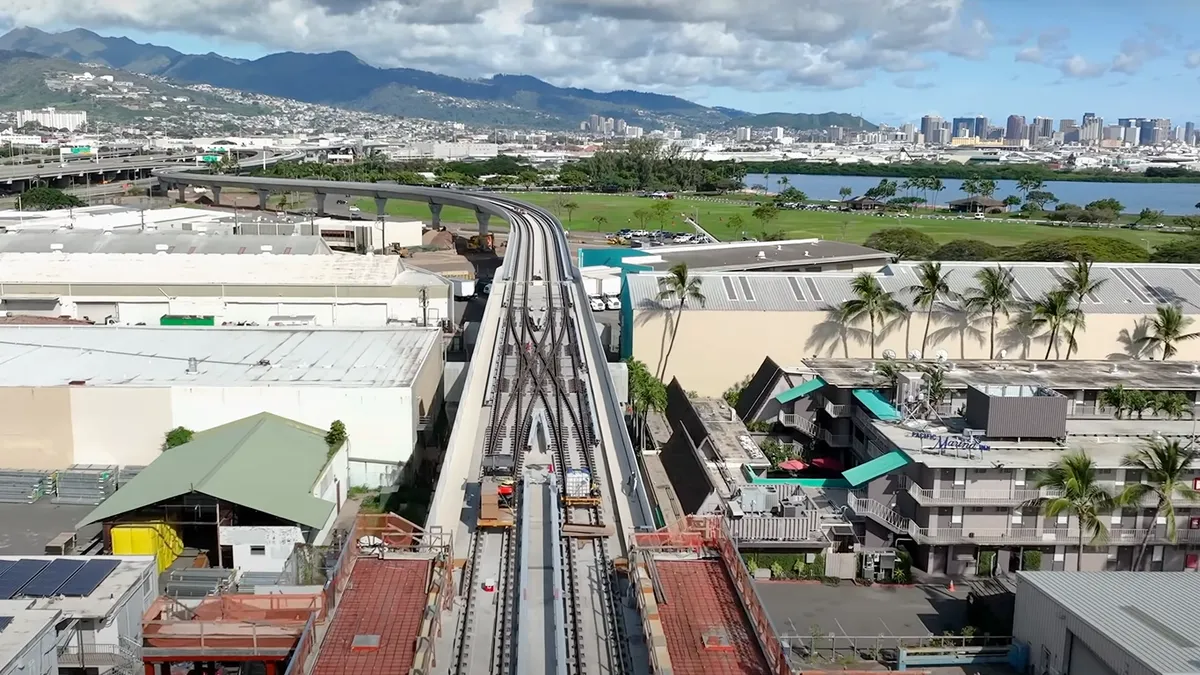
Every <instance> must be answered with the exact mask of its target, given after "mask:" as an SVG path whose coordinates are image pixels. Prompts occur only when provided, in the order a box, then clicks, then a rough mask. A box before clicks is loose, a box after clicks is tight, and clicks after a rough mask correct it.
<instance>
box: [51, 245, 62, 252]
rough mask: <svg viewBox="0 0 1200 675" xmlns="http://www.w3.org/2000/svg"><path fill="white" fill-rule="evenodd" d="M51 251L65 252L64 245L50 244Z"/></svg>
mask: <svg viewBox="0 0 1200 675" xmlns="http://www.w3.org/2000/svg"><path fill="white" fill-rule="evenodd" d="M50 250H51V251H61V250H63V245H62V244H50Z"/></svg>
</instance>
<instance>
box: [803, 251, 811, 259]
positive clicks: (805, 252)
mask: <svg viewBox="0 0 1200 675" xmlns="http://www.w3.org/2000/svg"><path fill="white" fill-rule="evenodd" d="M809 255H810V254H809V252H808V251H807V250H806V251H804V257H805V258H807V257H808V256H809Z"/></svg>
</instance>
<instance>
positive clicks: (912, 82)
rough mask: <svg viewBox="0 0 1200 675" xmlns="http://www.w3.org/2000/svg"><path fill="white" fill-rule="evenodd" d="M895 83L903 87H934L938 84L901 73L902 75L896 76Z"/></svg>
mask: <svg viewBox="0 0 1200 675" xmlns="http://www.w3.org/2000/svg"><path fill="white" fill-rule="evenodd" d="M893 84H895V85H896V86H897V87H900V88H901V89H933V88H934V87H935V86H937V85H936V84H934V83H933V82H930V81H928V80H918V79H917V78H915V77H913V76H912V75H901V76H900V77H897V78H896V80H895V82H893Z"/></svg>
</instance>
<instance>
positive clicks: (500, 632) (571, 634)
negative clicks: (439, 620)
mask: <svg viewBox="0 0 1200 675" xmlns="http://www.w3.org/2000/svg"><path fill="white" fill-rule="evenodd" d="M246 164H252V162H244V163H243V165H246ZM154 175H155V176H156V177H157V178H158V179H159V181H160V182H161V183H162V184H163V185H164V186H165V187H167V188H168V189H170V188H172V187H173V188H176V189H179V190H180V191H182V190H183V188H184V187H186V186H189V185H191V186H202V187H206V188H208V189H210V190H211V191H212V192H213V196H214V198H215V199H217V200H219V199H220V190H222V189H224V188H240V189H248V190H255V191H258V193H259V198H260V201H262V202H264V203H265V201H266V198H267V196H268V195H269V194H270V193H272V192H285V191H286V192H308V193H311V194H313V195H316V197H317V202H318V209H319V210H323V208H322V207H323V202H324V200H325V199H326V198H327V197H328V195H331V194H333V195H349V196H353V197H371V198H374V199H376V200H377V206H378V208H377V211H378V212H381V213H382V212H385V209H384V207H386V202H387V200H389V199H405V200H411V201H419V202H424V203H426V204H428V205H429V207H430V211H431V213H432V214H433V221H434V223H435V224H436V223H437V222H438V221H439V219H440V211H441V208H442V207H443V206H445V205H449V206H455V207H461V208H465V209H468V210H472V211H474V212H475V214H476V220H477V221H478V224H479V227H480V230H481V232H486V231H487V228H488V224H489V221H490V219H491V218H498V219H502V220H504V221H507V223H508V224H509V229H510V235H509V243H508V249H507V252H506V254H505V258H504V262H503V265H502V266H501V268H500V270H499V271H498V272H497V275H496V277H495V278H494V284H493V290H492V293H491V295H490V297H489V299H488V302H487V305H486V308H485V310H484V316H483V321H482V325H481V329H480V335H479V338H478V341H477V345H476V350H475V354H474V357H473V359H472V361H471V364H470V366H469V368H468V371H467V376H466V383H465V385H464V393H463V399H462V402H461V404H460V406H459V416H458V419H456V420H455V426H454V430H453V432H452V434H451V438H450V443H449V447H448V448H447V451H446V454H445V460H444V462H443V466H442V471H441V475H440V476H439V479H438V486H437V490H436V492H435V494H434V498H433V503H432V505H431V510H430V514H429V518H428V520H427V530H430V531H434V530H440V531H443V532H448V533H452V534H453V535H454V545H455V553H454V557H455V558H460V559H463V560H465V561H466V562H465V564H464V567H463V569H462V570H461V572H460V574H459V578H458V582H459V588H458V592H459V595H460V596H461V597H460V600H461V601H460V602H459V603H457V604H456V607H455V610H454V612H455V617H454V624H453V625H456V626H457V629H456V630H455V631H446V634H445V635H444V636H443V638H442V639H441V640H440V641H439V644H438V648H437V649H438V654H439V658H438V662H439V663H447V664H449V665H450V670H451V671H453V672H454V673H456V674H459V675H477V674H482V673H487V674H489V675H515V674H516V673H522V674H524V673H529V674H530V675H550V674H551V673H555V674H556V675H590V674H592V673H596V674H603V675H616V674H625V673H629V674H630V675H639V674H640V673H644V672H645V671H646V670H647V667H648V663H649V656H648V654H647V653H646V652H645V645H644V644H643V643H641V642H640V641H638V640H635V639H633V636H636V635H638V634H640V630H639V626H638V625H637V622H638V621H639V618H638V615H637V612H636V609H634V608H631V607H630V606H629V605H628V603H625V602H622V598H623V597H626V591H627V588H626V584H627V580H625V579H624V578H623V577H622V576H621V575H619V574H617V572H616V565H617V563H618V561H620V560H623V559H625V558H626V557H627V556H628V554H629V550H630V546H631V535H632V533H633V532H634V531H637V530H643V529H646V528H651V527H653V523H654V520H653V515H652V512H651V509H650V505H649V502H648V499H647V496H646V493H645V490H644V488H643V486H642V485H641V482H640V481H639V480H638V476H637V463H636V458H635V455H634V451H633V447H632V444H631V443H630V440H629V436H628V434H627V432H626V429H625V424H624V419H623V413H622V410H621V408H620V404H619V402H618V400H617V398H616V395H615V393H614V392H615V389H614V387H613V383H612V379H611V375H610V374H609V370H608V365H607V362H606V360H605V358H604V352H603V349H602V347H601V343H600V337H599V335H598V332H597V329H596V324H595V321H594V318H593V316H592V313H591V310H590V309H589V306H588V303H587V296H586V292H585V291H584V288H583V285H582V281H581V279H580V277H579V274H578V270H576V269H575V268H574V267H573V265H572V262H571V255H570V251H569V249H568V246H567V240H566V236H565V233H564V231H563V227H562V224H561V223H559V222H558V220H557V219H556V218H555V217H554V216H553V215H552V214H550V213H549V212H548V211H546V210H544V209H541V208H539V207H536V206H532V205H528V204H524V203H521V202H518V201H516V200H512V199H509V198H507V197H502V196H499V195H494V194H488V193H480V192H460V191H455V190H447V189H442V188H430V187H422V186H412V185H394V184H382V183H356V182H337V181H324V180H291V179H281V178H269V177H254V176H225V175H208V174H200V173H195V172H190V171H188V170H186V169H184V168H183V167H178V168H176V167H170V168H163V169H158V170H156V171H155V172H154ZM447 625H451V624H450V623H449V622H447Z"/></svg>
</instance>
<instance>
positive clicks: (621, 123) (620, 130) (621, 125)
mask: <svg viewBox="0 0 1200 675" xmlns="http://www.w3.org/2000/svg"><path fill="white" fill-rule="evenodd" d="M627 128H629V123H628V122H626V121H625V120H617V126H615V127H613V131H615V132H617V135H618V136H624V135H625V130H626V129H627Z"/></svg>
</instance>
